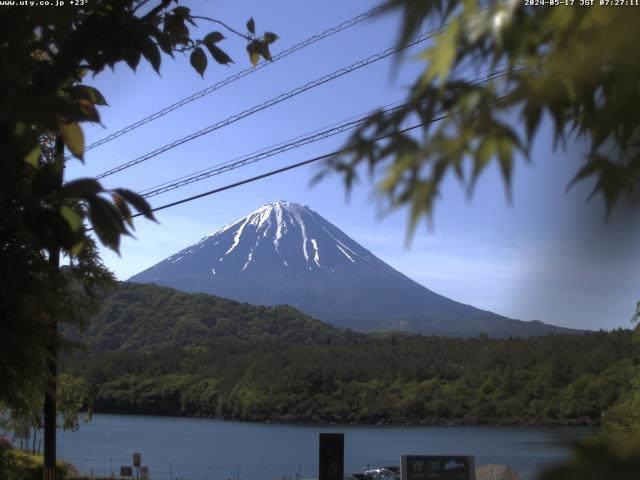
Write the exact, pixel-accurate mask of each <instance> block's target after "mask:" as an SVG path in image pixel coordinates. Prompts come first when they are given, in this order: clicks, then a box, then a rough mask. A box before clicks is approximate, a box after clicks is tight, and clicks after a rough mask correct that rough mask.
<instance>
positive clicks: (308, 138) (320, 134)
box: [139, 69, 506, 198]
mask: <svg viewBox="0 0 640 480" xmlns="http://www.w3.org/2000/svg"><path fill="white" fill-rule="evenodd" d="M505 73H506V69H501V70H497V71H494V72H491V74H489V75H487V76H485V77H480V76H478V78H477V79H476V80H475V81H473V82H471V83H472V84H474V85H481V84H484V83H487V82H488V81H490V80H493V79H496V78H499V77H501V76H503V75H505ZM478 75H481V74H478ZM404 106H405V104H399V102H396V103H395V104H391V105H387V106H386V107H384V108H383V109H382V110H381V113H383V114H385V115H388V114H390V113H392V112H394V111H397V110H399V109H401V108H402V107H404ZM372 112H373V111H370V112H368V113H365V114H361V115H358V116H355V117H350V118H348V119H346V120H343V121H341V122H338V123H334V124H332V125H330V126H328V127H324V128H322V129H317V130H314V131H312V132H309V133H307V134H304V135H300V136H298V137H295V138H293V139H289V140H286V141H284V142H280V143H278V144H276V145H273V146H271V147H267V148H264V149H261V150H258V151H256V152H253V153H251V154H248V155H243V156H241V157H236V158H235V159H232V160H228V161H226V162H222V163H218V164H216V165H213V166H211V167H209V168H206V169H203V170H199V171H197V172H194V173H191V174H189V175H184V176H182V177H178V178H176V179H174V180H169V181H167V182H163V183H161V184H158V185H155V186H153V187H149V188H146V189H144V190H142V191H140V192H139V194H140V195H142V196H143V197H145V198H150V197H154V196H156V195H160V194H163V193H166V192H169V191H172V190H175V189H178V188H181V187H184V186H186V185H189V184H191V183H195V182H199V181H201V180H205V179H207V178H211V177H213V176H216V175H221V174H223V173H226V172H229V171H231V170H235V169H237V168H240V167H244V166H247V165H250V164H253V163H256V162H258V161H261V160H264V159H266V158H270V157H273V156H275V155H278V154H281V153H284V152H287V151H289V150H293V149H296V148H299V147H302V146H304V145H308V144H310V143H314V142H317V141H320V140H324V139H326V138H330V137H333V136H335V135H338V134H340V133H343V132H345V131H348V130H351V129H353V128H357V127H358V126H360V125H362V124H363V123H364V122H365V121H366V120H367V118H368V117H369V115H370V114H371V113H372Z"/></svg>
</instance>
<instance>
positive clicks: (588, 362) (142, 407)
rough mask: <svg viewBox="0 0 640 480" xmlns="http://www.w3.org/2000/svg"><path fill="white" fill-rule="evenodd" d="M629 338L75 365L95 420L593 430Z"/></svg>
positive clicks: (224, 350)
mask: <svg viewBox="0 0 640 480" xmlns="http://www.w3.org/2000/svg"><path fill="white" fill-rule="evenodd" d="M630 337H631V335H630V333H629V332H628V331H616V332H611V333H591V334H584V335H573V336H569V335H549V336H544V337H532V338H528V339H507V340H495V339H490V338H487V337H481V338H472V339H455V338H443V337H405V336H393V335H392V336H388V337H385V338H381V339H370V340H367V341H365V342H361V343H358V344H343V345H334V344H331V345H295V344H294V345H291V344H289V345H287V344H283V343H278V342H261V343H254V344H231V345H230V344H214V345H210V346H209V348H208V349H205V348H203V347H199V348H191V349H189V348H187V349H179V348H166V349H162V350H158V351H154V352H149V353H133V352H110V353H99V354H93V355H87V356H83V357H81V358H78V357H76V358H71V359H68V360H67V362H66V371H67V373H69V374H70V375H73V376H79V377H81V378H83V379H84V380H85V381H86V382H87V383H88V385H89V388H90V390H91V391H92V392H93V397H94V402H95V403H94V406H95V410H96V411H97V412H119V413H140V414H157V415H186V416H205V417H215V418H226V419H238V420H253V421H265V420H271V421H287V422H316V423H327V422H340V423H351V422H358V423H378V422H381V423H397V424H402V423H429V424H448V423H460V424H547V425H559V424H563V425H575V424H599V423H600V421H601V418H602V415H603V412H606V411H607V410H608V409H609V408H610V407H611V406H612V405H613V404H614V403H615V402H616V401H617V400H618V399H619V398H620V396H621V395H622V394H623V393H624V392H625V391H626V390H627V388H628V386H629V382H630V379H631V377H632V376H633V375H634V372H635V369H636V368H637V367H635V366H634V364H637V363H638V359H637V356H636V355H635V354H634V349H633V345H632V342H631V339H630Z"/></svg>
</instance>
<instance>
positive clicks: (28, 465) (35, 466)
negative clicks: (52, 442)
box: [0, 444, 75, 480]
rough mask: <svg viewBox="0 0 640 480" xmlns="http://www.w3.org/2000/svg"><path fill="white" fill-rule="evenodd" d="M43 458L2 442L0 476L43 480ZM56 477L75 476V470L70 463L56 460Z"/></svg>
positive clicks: (5, 478) (21, 479)
mask: <svg viewBox="0 0 640 480" xmlns="http://www.w3.org/2000/svg"><path fill="white" fill-rule="evenodd" d="M42 468H43V459H42V456H40V455H31V454H28V453H25V452H21V451H19V450H16V449H12V448H7V447H6V446H3V445H2V444H0V478H2V480H41V479H42ZM56 478H60V479H62V478H75V470H74V468H73V467H72V466H71V465H69V464H68V463H65V462H62V461H60V460H58V461H57V462H56Z"/></svg>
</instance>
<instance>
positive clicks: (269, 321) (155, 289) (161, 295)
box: [68, 282, 363, 351]
mask: <svg viewBox="0 0 640 480" xmlns="http://www.w3.org/2000/svg"><path fill="white" fill-rule="evenodd" d="M68 337H69V338H71V339H75V340H81V341H82V342H84V343H86V344H87V345H88V346H89V347H90V348H91V350H92V351H150V350H155V349H157V348H163V347H170V346H174V347H193V346H198V345H201V346H205V347H210V346H211V343H212V342H214V343H215V342H224V343H252V342H260V341H265V340H266V341H268V340H274V341H279V342H283V343H304V344H307V343H322V344H325V343H346V342H350V343H351V342H353V341H357V340H358V339H360V338H362V337H363V335H362V334H359V333H356V332H352V331H347V330H342V329H339V328H337V327H334V326H332V325H328V324H326V323H323V322H321V321H319V320H314V319H313V318H310V317H309V316H308V315H305V314H304V313H302V312H299V311H297V310H295V309H294V308H291V307H289V306H286V305H285V306H279V307H264V306H254V305H249V304H246V303H238V302H235V301H233V300H226V299H224V298H218V297H215V296H213V295H207V294H194V293H184V292H179V291H177V290H174V289H172V288H168V287H160V286H158V285H142V284H135V283H126V282H121V283H120V284H119V285H118V288H117V289H115V290H114V291H112V292H109V294H108V295H107V296H106V298H105V301H104V305H103V307H102V310H101V312H100V313H99V314H98V315H96V316H95V317H94V318H92V319H91V322H89V324H88V327H87V329H86V330H85V331H82V332H77V331H75V332H70V334H69V335H68Z"/></svg>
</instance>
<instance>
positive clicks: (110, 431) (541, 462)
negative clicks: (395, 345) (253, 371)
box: [58, 415, 597, 480]
mask: <svg viewBox="0 0 640 480" xmlns="http://www.w3.org/2000/svg"><path fill="white" fill-rule="evenodd" d="M321 432H342V433H344V434H345V470H346V472H348V473H353V472H359V471H362V469H363V468H365V467H367V466H371V467H374V466H380V465H398V464H399V462H400V455H402V454H434V455H437V454H445V455H446V454H458V455H474V456H475V457H476V465H477V466H481V465H485V464H487V463H504V464H508V465H510V466H511V467H512V468H514V469H515V470H516V471H518V472H520V474H521V475H522V476H523V478H524V479H527V480H529V479H533V478H535V474H536V472H539V471H540V470H541V469H542V468H544V467H545V466H547V465H550V464H553V463H554V462H558V461H560V460H562V459H564V458H566V456H567V455H568V449H567V446H566V445H567V442H571V441H574V440H578V439H581V438H584V437H585V436H588V435H592V434H594V433H596V432H597V429H595V428H589V427H555V428H542V427H374V426H351V425H347V426H334V425H331V426H294V425H274V424H270V425H267V424H255V423H240V422H225V421H217V420H207V419H194V418H174V417H152V416H136V415H94V417H93V420H92V421H91V422H90V423H88V424H83V425H81V427H80V431H78V432H59V433H58V455H59V456H60V457H62V458H64V459H66V460H68V461H70V462H71V463H73V464H74V465H75V466H76V467H77V468H78V469H79V470H81V471H83V472H85V473H91V472H92V471H93V473H95V474H96V475H109V474H110V473H111V471H112V470H111V469H112V468H113V471H114V472H115V473H116V475H117V474H118V473H119V472H120V466H121V465H131V464H132V454H133V452H140V453H141V454H142V464H143V465H148V466H149V472H150V477H151V479H153V480H175V479H176V478H177V479H179V480H205V479H206V480H209V479H211V480H217V479H220V480H227V479H230V480H238V479H239V480H258V479H260V480H272V479H273V480H283V477H286V480H289V479H291V480H296V479H297V478H302V479H304V478H317V477H318V466H317V461H318V434H319V433H321ZM298 476H299V477H298Z"/></svg>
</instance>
